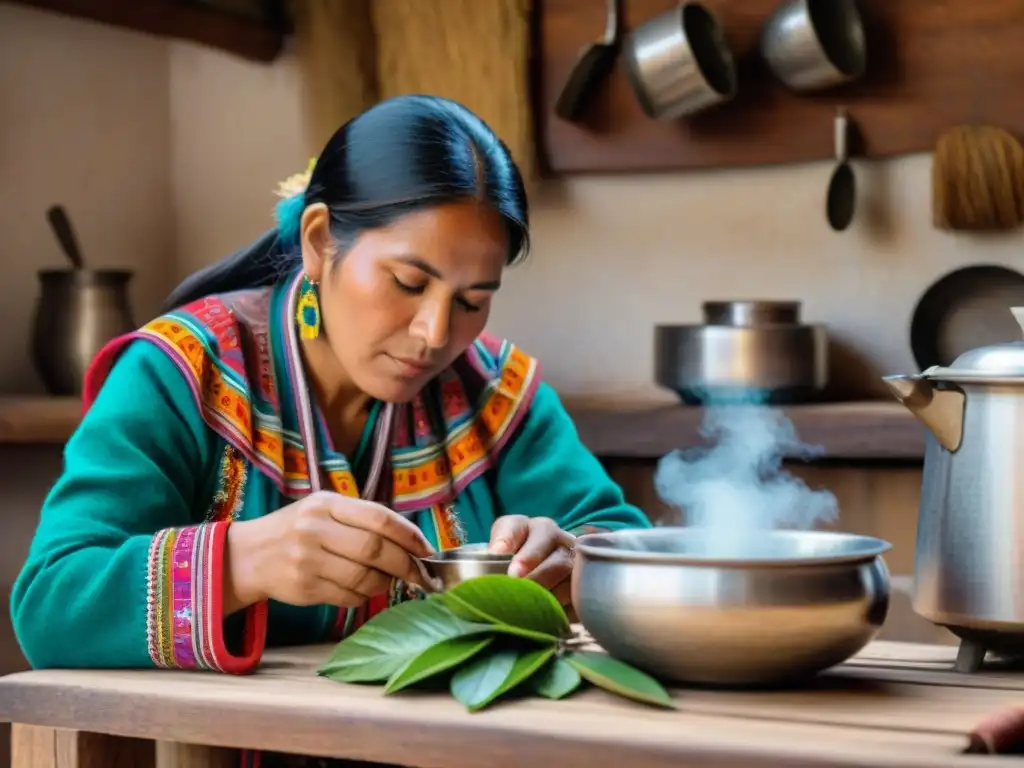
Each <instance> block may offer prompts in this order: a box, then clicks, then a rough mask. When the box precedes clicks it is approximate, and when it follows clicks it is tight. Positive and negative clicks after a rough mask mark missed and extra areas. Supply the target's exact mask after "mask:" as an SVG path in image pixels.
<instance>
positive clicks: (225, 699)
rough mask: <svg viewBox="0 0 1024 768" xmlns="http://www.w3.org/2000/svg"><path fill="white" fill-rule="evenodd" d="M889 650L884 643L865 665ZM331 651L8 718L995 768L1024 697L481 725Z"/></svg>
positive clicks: (579, 699)
mask: <svg viewBox="0 0 1024 768" xmlns="http://www.w3.org/2000/svg"><path fill="white" fill-rule="evenodd" d="M891 645H893V644H883V645H880V644H873V645H872V646H870V647H869V648H868V649H866V651H865V654H866V655H868V654H871V653H877V652H878V651H879V650H880V649H881V650H882V651H885V649H886V648H887V647H889V646H891ZM898 645H900V646H905V647H900V648H899V649H898V650H899V651H900V653H901V654H903V655H904V657H906V658H908V660H910V661H913V660H914V659H915V658H916V657H915V646H910V645H908V644H898ZM328 652H329V648H328V647H326V646H315V647H309V648H302V649H290V650H286V651H275V652H272V653H268V654H267V657H266V662H265V664H264V665H263V667H262V669H261V671H260V672H259V673H258V674H256V675H254V676H251V677H247V678H234V677H227V676H223V675H216V674H212V673H209V674H207V673H195V672H171V671H112V670H111V671H107V670H104V671H91V670H90V671H85V670H78V671H61V670H52V671H35V672H27V673H19V674H15V675H11V676H9V677H7V678H3V679H0V719H2V720H11V721H15V722H21V723H28V724H33V725H45V726H52V727H61V728H73V729H79V730H86V731H95V732H100V733H110V734H115V735H122V736H133V737H140V738H152V739H158V740H165V741H185V742H191V743H196V744H209V745H214V746H226V747H239V746H249V747H254V748H261V749H273V750H281V751H291V752H300V753H309V754H317V755H322V756H337V757H347V758H351V759H360V760H373V761H381V762H389V763H399V764H403V765H416V766H450V767H453V768H458V767H459V766H466V767H467V768H468V767H469V766H478V765H482V764H485V763H488V764H495V765H509V766H511V765H523V764H530V763H531V762H535V761H536V762H538V764H550V765H563V766H583V765H585V764H589V763H592V762H603V763H606V764H611V765H627V764H628V765H631V766H637V768H640V767H641V766H669V765H680V764H685V765H708V766H711V765H716V766H725V765H735V766H741V765H748V766H760V765H765V766H768V765H772V766H780V768H781V766H797V765H835V766H840V765H842V766H852V765H864V766H869V765H870V766H875V765H891V766H897V765H899V766H921V767H922V768H925V767H926V766H927V767H928V768H934V767H935V766H939V765H964V766H973V765H978V766H982V765H986V764H988V763H987V762H982V761H984V760H986V758H972V757H966V756H958V753H959V752H960V751H962V749H963V748H964V746H965V745H966V734H967V733H968V732H969V731H970V730H971V728H973V727H974V725H975V724H976V722H977V721H978V720H980V719H982V718H984V717H986V716H987V715H990V714H992V713H993V712H997V711H1000V710H1002V709H1004V708H1007V707H1010V706H1013V705H1015V704H1016V703H1017V702H1019V700H1020V693H1019V691H1013V690H1000V689H987V688H976V689H969V688H963V687H948V688H947V687H944V686H942V685H917V684H913V683H900V682H891V681H870V680H851V679H847V678H844V677H843V676H842V675H841V674H826V675H824V676H823V677H822V678H821V679H820V680H819V681H818V682H817V683H815V684H814V685H812V686H811V688H809V689H805V690H793V691H777V692H763V693H750V692H743V693H738V692H728V693H727V692H717V691H704V690H693V689H676V690H674V692H673V693H674V696H675V699H676V701H677V702H678V704H679V707H680V711H677V712H664V711H658V710H652V709H650V708H647V707H644V706H641V705H636V704H632V703H630V702H627V701H623V700H620V699H617V698H614V697H612V696H610V695H608V694H606V693H604V692H602V691H598V690H587V691H585V692H583V693H581V694H579V695H576V696H574V697H572V698H571V699H569V700H566V701H560V702H551V701H546V700H539V699H524V700H520V701H515V702H508V703H505V704H501V705H498V706H495V707H494V708H493V709H490V710H487V711H485V712H482V713H477V714H472V715H471V714H468V713H466V712H465V711H464V710H463V709H462V707H461V706H460V705H458V704H457V703H456V702H454V701H453V700H451V699H450V698H449V697H448V696H444V695H437V694H425V693H410V694H405V695H398V696H391V697H385V696H382V694H381V692H380V689H379V688H376V687H367V686H348V685H341V684H338V683H333V682H331V681H328V680H324V679H320V678H317V677H316V676H315V675H314V669H315V667H316V665H317V664H318V663H319V662H321V661H322V660H323V658H325V656H326V655H327V653H328ZM889 663H892V661H891V659H890V660H889ZM978 677H979V678H983V677H984V675H979V676H978ZM398 736H400V738H398ZM453 744H458V749H456V750H453V748H452V745H453ZM682 760H686V761H688V762H685V763H681V762H680V761H682ZM730 760H731V761H733V762H731V763H730V762H729V761H730ZM987 760H988V761H989V762H990V761H991V758H988V759H987ZM1018 764H1024V761H1021V762H1020V763H1018Z"/></svg>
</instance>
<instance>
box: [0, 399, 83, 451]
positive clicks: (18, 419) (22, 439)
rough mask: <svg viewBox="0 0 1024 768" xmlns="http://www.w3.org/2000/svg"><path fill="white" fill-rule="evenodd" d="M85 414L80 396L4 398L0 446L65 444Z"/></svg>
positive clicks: (0, 414)
mask: <svg viewBox="0 0 1024 768" xmlns="http://www.w3.org/2000/svg"><path fill="white" fill-rule="evenodd" d="M81 415H82V401H81V400H79V399H78V398H77V397H45V396H42V397H32V396H6V397H0V445H3V444H8V445H9V444H12V443H13V444H23V445H24V444H33V443H34V444H46V443H52V444H57V445H62V444H63V443H65V442H66V441H67V439H68V438H69V437H70V436H71V433H72V432H74V431H75V428H76V427H77V426H78V422H79V419H80V418H81Z"/></svg>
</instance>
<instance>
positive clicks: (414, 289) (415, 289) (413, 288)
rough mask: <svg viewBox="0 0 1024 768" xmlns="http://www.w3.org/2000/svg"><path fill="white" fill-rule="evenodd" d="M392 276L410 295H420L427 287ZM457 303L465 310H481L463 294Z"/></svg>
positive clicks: (403, 291)
mask: <svg viewBox="0 0 1024 768" xmlns="http://www.w3.org/2000/svg"><path fill="white" fill-rule="evenodd" d="M391 277H392V279H393V280H394V281H395V285H396V286H397V287H398V290H400V291H401V292H402V293H407V294H409V295H410V296H420V295H422V294H423V292H424V291H425V290H426V289H427V286H426V284H425V283H424V284H423V285H409V284H408V283H403V282H402V281H401V280H399V279H398V277H397V276H395V275H392V276H391ZM455 303H456V304H458V305H459V307H461V308H462V310H463V311H464V312H479V311H480V307H478V306H477V305H476V304H471V303H470V302H468V301H467V300H466V299H465V298H464V297H462V296H456V297H455Z"/></svg>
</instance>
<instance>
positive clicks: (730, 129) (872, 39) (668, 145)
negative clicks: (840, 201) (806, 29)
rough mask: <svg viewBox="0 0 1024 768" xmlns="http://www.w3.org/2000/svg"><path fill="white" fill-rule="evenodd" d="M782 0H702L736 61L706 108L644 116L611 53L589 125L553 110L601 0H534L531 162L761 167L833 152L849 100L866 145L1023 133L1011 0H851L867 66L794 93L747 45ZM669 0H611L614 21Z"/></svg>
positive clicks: (595, 33)
mask: <svg viewBox="0 0 1024 768" xmlns="http://www.w3.org/2000/svg"><path fill="white" fill-rule="evenodd" d="M780 2H781V0H744V1H743V2H736V0H705V5H706V6H707V7H708V8H709V9H710V10H712V11H713V12H715V13H716V14H717V15H718V17H719V19H720V21H721V23H722V25H723V28H724V32H725V34H726V37H727V38H728V39H729V41H730V44H731V45H732V47H733V50H734V51H735V53H736V57H737V60H738V62H739V93H738V96H737V98H736V100H735V101H734V102H733V103H731V104H729V105H725V106H723V107H721V108H719V109H715V110H711V111H708V112H705V113H703V114H701V115H697V116H695V117H691V118H684V119H682V120H678V121H675V122H672V123H661V122H657V121H654V120H649V119H648V118H646V117H645V116H644V115H643V113H642V112H641V110H640V107H639V106H638V104H637V101H636V98H635V96H634V94H633V92H632V90H631V88H630V86H629V84H628V83H627V80H626V77H625V70H624V66H623V62H622V60H621V57H620V59H619V61H618V62H616V67H615V71H614V72H613V73H612V77H611V78H610V80H609V81H608V82H606V83H605V84H604V86H603V87H602V88H601V89H600V91H599V94H598V99H597V102H596V103H595V105H594V106H595V109H594V112H595V119H594V120H593V121H592V123H591V124H590V125H589V126H585V127H580V126H576V125H573V124H570V123H567V122H565V121H563V120H561V119H559V118H558V117H556V116H555V115H554V111H553V110H554V104H555V100H556V99H557V97H558V92H559V89H560V88H561V87H562V84H563V82H564V81H565V78H566V76H567V75H568V73H569V70H570V68H571V66H572V63H573V61H574V60H575V58H576V56H577V55H578V51H579V49H580V47H581V46H583V45H586V44H587V43H590V42H592V41H594V40H595V39H597V38H598V37H599V36H600V35H601V33H602V32H603V30H604V13H605V3H604V2H602V1H601V0H538V3H539V14H538V24H539V28H538V31H537V35H538V54H537V56H538V63H537V69H538V77H537V80H538V93H537V101H538V108H537V112H538V120H539V126H540V131H541V143H542V152H543V160H544V164H545V165H546V166H547V167H548V169H550V170H551V171H553V172H555V173H570V172H586V171H644V170H668V169H684V168H711V167H725V166H750V165H768V164H779V163H793V162H801V161H808V160H818V159H824V158H831V157H833V156H834V155H833V152H834V150H833V144H832V141H833V137H832V121H833V118H834V115H835V112H836V108H837V106H839V105H846V106H848V107H849V114H850V117H851V119H852V120H853V121H854V122H855V123H856V124H857V125H858V126H859V129H860V131H859V132H860V134H861V136H862V137H863V146H862V147H861V149H862V151H863V152H864V153H865V154H866V155H870V156H873V157H883V156H892V155H901V154H906V153H909V152H916V151H921V150H930V149H931V148H932V147H933V146H934V144H935V140H936V138H937V137H938V135H939V133H940V132H941V131H943V130H945V129H946V128H947V127H949V126H951V125H953V124H956V123H962V122H989V123H994V124H997V125H1001V126H1003V127H1005V128H1007V129H1009V130H1010V131H1011V132H1016V133H1018V134H1024V101H1022V100H1021V99H1020V98H1018V94H1017V91H1018V90H1019V86H1020V83H1021V82H1022V81H1024V46H1021V45H1020V41H1021V40H1022V39H1024V0H985V2H965V1H963V0H959V1H958V0H859V5H860V8H861V11H862V14H863V16H864V18H865V25H866V34H867V43H868V71H867V74H866V76H865V78H864V80H863V81H862V82H861V83H859V84H854V85H850V86H845V87H843V88H839V89H836V90H834V91H827V92H824V93H820V94H816V95H795V94H793V93H790V92H789V91H787V90H786V89H785V88H784V87H783V86H781V85H780V84H778V83H777V82H776V81H775V80H774V79H773V78H772V77H771V76H770V74H769V73H768V70H767V66H766V65H765V64H764V63H763V60H762V59H761V57H760V54H759V51H758V39H759V36H760V31H761V28H762V26H763V24H764V21H765V19H766V18H767V17H768V15H769V14H770V13H771V11H772V10H773V9H774V8H775V7H776V6H777V5H778V4H779V3H780ZM676 4H677V3H676V0H630V1H629V2H625V3H622V8H623V12H624V14H625V17H626V26H627V28H633V27H635V26H637V25H638V24H639V23H641V22H643V21H644V20H646V19H648V18H650V17H652V16H655V15H656V14H658V13H660V12H662V11H664V10H666V9H669V8H672V7H673V6H675V5H676Z"/></svg>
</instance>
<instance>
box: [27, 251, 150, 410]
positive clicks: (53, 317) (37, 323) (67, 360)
mask: <svg viewBox="0 0 1024 768" xmlns="http://www.w3.org/2000/svg"><path fill="white" fill-rule="evenodd" d="M131 278H132V273H131V272H128V271H124V270H91V269H64V270H44V271H41V272H39V282H40V292H39V295H38V297H37V300H36V306H35V315H34V317H33V321H32V360H33V362H34V364H35V368H36V372H37V373H38V374H39V376H40V378H41V379H42V380H43V384H44V386H45V387H46V389H47V391H48V392H49V393H50V394H51V395H61V396H67V395H80V394H81V393H82V379H83V378H84V376H85V370H86V368H88V366H89V363H91V362H92V359H93V358H94V357H95V356H96V354H97V353H98V352H99V351H100V350H101V349H102V348H103V346H104V345H105V344H106V343H107V342H108V341H110V340H111V339H114V338H116V337H117V336H120V335H121V334H124V333H129V332H130V331H133V330H135V323H134V320H133V318H132V312H131V307H130V304H129V300H128V284H129V282H130V281H131Z"/></svg>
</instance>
